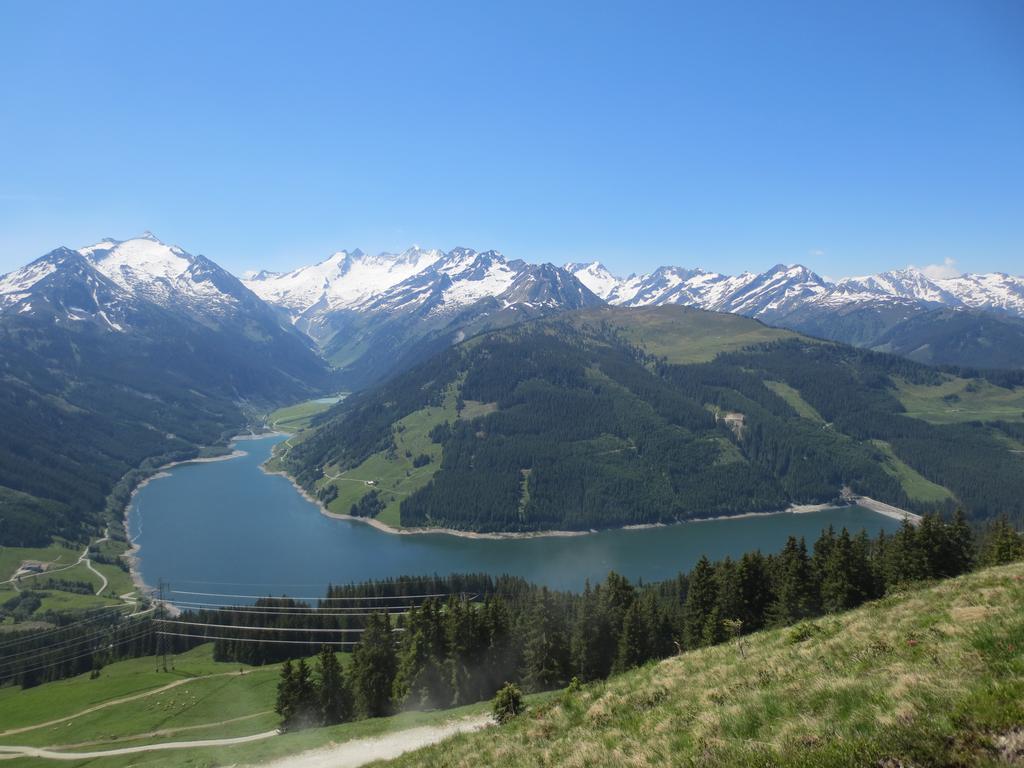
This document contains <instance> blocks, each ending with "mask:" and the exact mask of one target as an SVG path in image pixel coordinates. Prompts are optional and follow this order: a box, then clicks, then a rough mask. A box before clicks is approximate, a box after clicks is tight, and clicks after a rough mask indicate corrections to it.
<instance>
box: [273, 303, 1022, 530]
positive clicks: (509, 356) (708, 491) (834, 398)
mask: <svg viewBox="0 0 1024 768" xmlns="http://www.w3.org/2000/svg"><path fill="white" fill-rule="evenodd" d="M716 353H717V354H716ZM1021 383H1022V377H1021V375H1020V374H1016V373H1009V374H1001V375H996V374H990V375H989V380H983V379H980V378H977V377H976V375H975V374H973V373H972V372H970V371H955V370H952V369H947V370H941V371H940V370H938V369H935V368H930V367H927V366H925V365H921V364H918V363H914V362H911V361H908V360H905V359H902V358H897V357H894V356H890V355H884V354H878V353H871V352H866V351H862V350H857V349H854V348H851V347H847V346H844V345H838V344H831V343H821V342H817V341H814V340H811V339H806V338H802V337H797V336H795V335H793V334H788V333H785V332H779V331H775V330H774V329H769V328H766V327H765V326H763V325H761V324H760V323H758V322H756V321H752V320H746V319H744V318H738V317H736V316H732V315H717V314H714V313H708V312H702V311H697V310H689V309H685V308H682V307H660V308H645V309H632V310H629V309H617V308H616V309H613V308H602V309H600V310H591V311H586V312H583V313H573V314H569V315H564V316H561V317H559V318H554V319H549V320H544V321H539V322H533V323H527V324H524V325H521V326H517V327H515V328H510V329H506V330H502V331H496V332H492V333H488V334H484V335H481V336H478V337H475V338H473V339H470V340H468V341H466V342H464V343H463V344H461V345H459V346H458V347H455V348H452V349H449V350H445V351H443V352H442V353H440V354H439V355H437V356H435V357H434V358H432V359H431V360H429V361H427V362H425V363H423V364H421V365H419V366H418V367H416V368H415V369H413V370H411V371H409V372H407V373H405V374H402V375H400V376H398V377H396V378H394V379H392V380H390V381H389V382H387V383H385V384H384V385H382V386H380V387H379V388H376V389H373V390H370V391H367V392H364V393H361V394H359V395H357V396H355V397H352V398H350V399H349V400H347V401H345V402H344V403H342V404H340V405H339V406H337V407H336V408H334V409H332V410H331V411H329V412H327V413H325V414H323V415H322V416H320V417H318V419H317V420H316V421H315V422H314V423H315V425H316V426H315V429H314V430H313V431H312V432H311V433H308V434H307V435H306V436H304V439H302V440H301V441H299V442H297V443H296V444H295V446H294V447H293V448H292V449H291V450H290V451H289V452H288V453H287V455H286V456H284V457H282V458H281V461H282V463H283V464H284V466H285V467H286V468H287V469H288V470H289V471H290V472H292V473H293V474H294V475H295V476H296V477H297V479H298V481H299V482H300V483H301V484H302V485H303V486H305V487H306V488H308V489H309V490H311V491H313V492H315V493H318V494H319V495H320V497H321V499H323V500H324V501H325V502H326V503H328V504H329V505H330V507H331V509H332V510H334V511H338V512H350V511H351V512H355V513H357V514H358V513H362V514H367V513H369V514H378V515H384V517H385V519H388V520H389V521H391V522H397V520H398V519H400V521H401V524H402V525H404V526H443V527H452V528H463V529H470V530H479V531H532V530H544V529H588V528H600V527H611V526H619V525H628V524H637V523H658V522H673V521H677V520H682V519H687V518H693V517H708V516H713V515H729V514H739V513H743V512H757V511H768V510H777V509H781V508H783V507H785V506H786V505H787V504H790V503H819V502H828V501H831V500H834V499H836V498H838V497H839V495H840V492H841V490H842V489H843V488H844V487H849V488H850V489H852V490H853V491H854V492H855V493H858V494H861V495H866V496H871V497H874V498H877V499H880V500H883V501H886V502H889V503H892V504H896V505H898V506H902V507H905V508H910V509H914V510H918V511H927V510H945V511H952V509H953V508H954V507H955V506H957V505H958V504H959V505H962V506H963V507H964V509H965V510H966V512H967V513H968V515H969V516H971V517H974V518H978V519H983V518H988V517H992V516H995V515H998V514H1008V515H1010V517H1011V518H1012V519H1014V520H1016V521H1020V520H1021V519H1024V471H1022V470H1024V454H1022V453H1021V450H1022V449H1024V445H1021V444H1020V442H1019V436H1015V434H1016V430H1017V426H1016V425H1018V424H1020V423H1022V421H1024V389H1021V388H1020V386H1019V385H1020V384H1021ZM1015 386H1017V388H1016V389H1014V387H1015ZM951 387H955V388H957V389H956V392H957V393H955V394H951ZM424 445H429V446H432V447H431V448H430V449H429V451H428V450H426V449H424V448H423V446H424ZM415 446H418V447H416V449H415V451H414V450H413V448H414V447H415ZM417 459H419V463H417ZM353 480H358V481H361V482H352V481H353ZM369 494H372V502H373V503H372V504H369V505H367V504H366V503H365V502H363V499H364V498H365V497H366V496H367V495H369ZM396 512H397V513H398V514H397V515H396V514H395V513H396ZM399 515H400V518H399Z"/></svg>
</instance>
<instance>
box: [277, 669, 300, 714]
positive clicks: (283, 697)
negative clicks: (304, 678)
mask: <svg viewBox="0 0 1024 768" xmlns="http://www.w3.org/2000/svg"><path fill="white" fill-rule="evenodd" d="M296 701H297V697H296V691H295V672H294V670H293V669H292V662H291V659H285V662H284V664H282V665H281V678H280V680H279V681H278V683H277V700H276V702H275V703H274V711H275V712H277V714H278V715H279V716H280V717H281V728H282V730H287V729H288V726H289V725H290V724H291V722H292V720H293V719H294V717H295V704H296Z"/></svg>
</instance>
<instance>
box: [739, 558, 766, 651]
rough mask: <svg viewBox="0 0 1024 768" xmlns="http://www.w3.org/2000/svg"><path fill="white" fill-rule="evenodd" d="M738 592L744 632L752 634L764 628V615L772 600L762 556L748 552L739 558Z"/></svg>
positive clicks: (740, 616) (740, 617)
mask: <svg viewBox="0 0 1024 768" xmlns="http://www.w3.org/2000/svg"><path fill="white" fill-rule="evenodd" d="M737 579H738V581H739V590H740V614H739V617H738V618H739V619H740V620H741V621H742V622H743V631H744V632H753V631H755V630H758V629H761V628H762V627H763V626H764V622H765V614H766V613H767V611H768V606H769V604H770V603H771V600H772V594H771V584H770V581H769V578H768V570H767V567H766V565H765V559H764V556H763V555H762V554H761V553H760V552H748V553H747V554H745V555H743V557H741V558H740V563H739V566H738V567H737Z"/></svg>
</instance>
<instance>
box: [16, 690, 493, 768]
mask: <svg viewBox="0 0 1024 768" xmlns="http://www.w3.org/2000/svg"><path fill="white" fill-rule="evenodd" d="M122 701H124V700H123V699H122ZM491 722H492V720H491V717H490V715H476V716H474V717H466V718H463V719H461V720H452V721H451V722H448V723H444V724H442V725H429V726H423V727H420V728H409V729H406V730H404V731H395V732H394V733H388V734H385V735H383V736H374V737H372V738H366V739H352V740H351V741H346V742H343V743H341V744H336V745H333V746H330V747H320V748H318V749H311V750H308V751H306V752H299V753H298V754H295V755H290V756H289V757H285V758H281V759H279V760H274V761H272V762H269V763H264V764H263V768H359V766H363V765H366V764H367V763H372V762H375V761H377V760H390V759H391V758H394V757H398V756H399V755H402V754H405V753H406V752H411V751H412V750H415V749H420V748H421V747H427V746H430V745H431V744H436V743H437V742H439V741H443V740H444V739H447V738H449V737H450V736H455V735H456V734H459V733H467V732H469V731H476V730H479V729H481V728H485V727H486V726H487V725H489V724H490V723H491ZM278 733H279V732H278V731H276V730H274V731H263V732H262V733H254V734H252V735H251V736H236V737H234V738H230V739H200V740H196V741H168V742H164V743H162V744H141V745H139V746H135V747H117V748H115V749H101V750H95V751H88V752H65V751H58V750H55V749H51V748H46V747H22V746H0V760H8V759H12V758H16V757H36V758H42V759H45V760H89V759H92V758H96V757H116V756H118V755H134V754H139V753H141V752H159V751H163V750H168V749H198V748H202V747H228V746H231V745H233V744H245V743H248V742H253V741H262V740H263V739H269V738H271V737H273V736H277V735H278Z"/></svg>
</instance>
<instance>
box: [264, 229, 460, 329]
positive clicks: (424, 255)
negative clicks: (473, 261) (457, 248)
mask: <svg viewBox="0 0 1024 768" xmlns="http://www.w3.org/2000/svg"><path fill="white" fill-rule="evenodd" d="M441 255H442V254H441V252H440V251H438V250H425V249H422V248H419V247H417V246H413V247H412V248H407V249H406V250H404V251H402V252H401V253H399V254H393V253H381V254H378V255H376V256H368V255H367V254H365V253H363V252H362V251H361V250H359V249H358V248H357V249H355V250H352V251H337V252H336V253H333V254H331V256H329V257H328V258H326V259H324V260H323V261H321V262H319V263H317V264H313V265H310V266H307V267H299V268H298V269H294V270H292V271H291V272H285V273H274V272H260V273H258V274H256V275H254V276H253V277H252V278H249V279H248V280H246V281H244V282H245V285H246V287H248V288H249V289H250V290H251V291H252V292H253V293H255V294H256V295H257V296H259V297H260V298H262V299H264V300H265V301H268V302H270V303H271V304H275V305H277V306H279V307H281V308H283V309H285V310H286V311H287V312H288V313H289V314H290V315H291V316H292V318H293V319H296V320H297V319H298V318H299V317H301V316H302V314H303V313H305V312H308V311H309V310H310V309H312V308H314V307H317V308H319V309H330V310H332V311H333V310H342V309H351V308H353V307H356V306H358V305H360V304H362V303H364V302H365V301H366V300H367V299H369V298H370V297H372V296H373V295H375V294H377V293H379V292H381V291H383V290H386V289H387V288H390V287H391V286H393V285H397V284H398V283H400V282H402V281H403V280H405V279H407V278H409V277H411V276H412V275H414V274H416V273H418V272H421V271H423V270H424V269H426V268H427V267H429V266H430V265H431V264H433V263H434V262H436V261H437V260H438V259H440V258H441Z"/></svg>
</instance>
